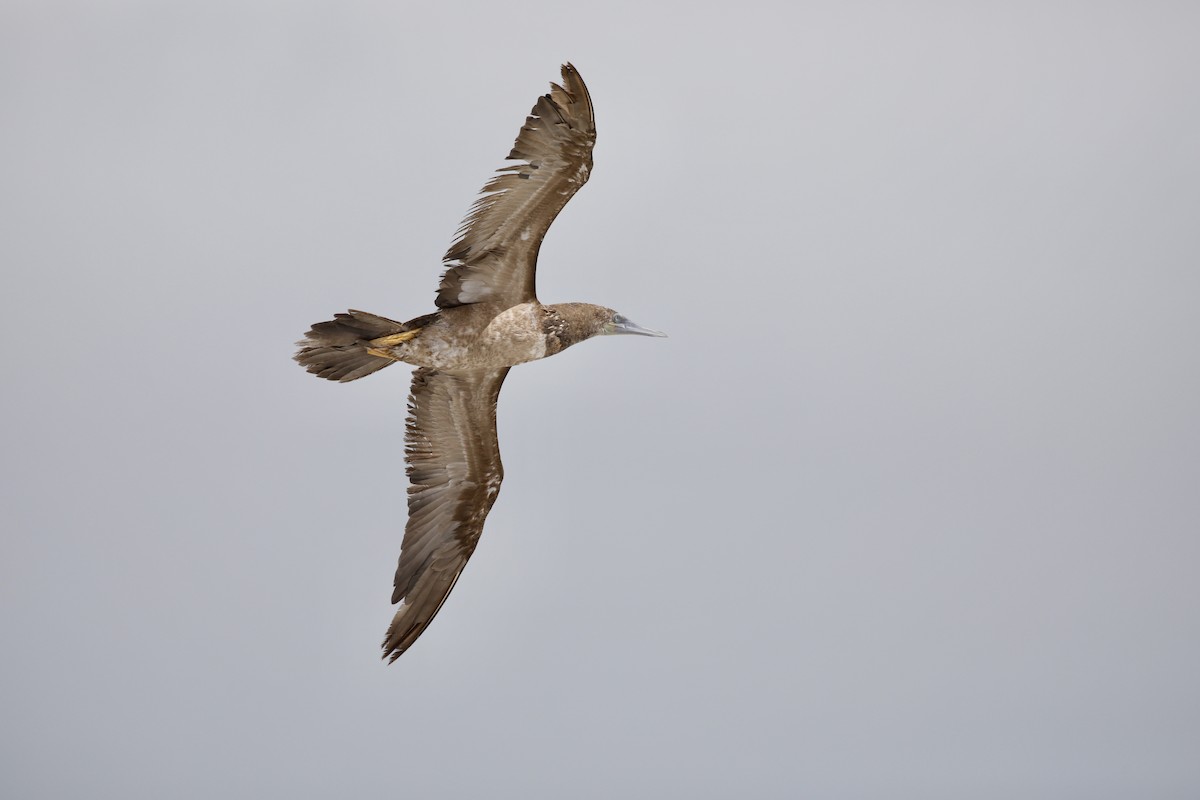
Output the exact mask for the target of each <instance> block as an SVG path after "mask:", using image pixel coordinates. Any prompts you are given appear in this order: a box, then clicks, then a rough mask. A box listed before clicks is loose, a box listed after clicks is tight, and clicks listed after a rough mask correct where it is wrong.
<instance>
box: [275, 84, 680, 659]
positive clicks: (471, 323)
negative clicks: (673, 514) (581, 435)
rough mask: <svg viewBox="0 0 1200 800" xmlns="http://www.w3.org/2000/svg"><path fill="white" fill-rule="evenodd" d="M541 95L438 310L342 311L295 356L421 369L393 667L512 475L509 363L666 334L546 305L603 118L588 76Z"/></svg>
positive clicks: (358, 366)
mask: <svg viewBox="0 0 1200 800" xmlns="http://www.w3.org/2000/svg"><path fill="white" fill-rule="evenodd" d="M562 79H563V82H562V85H561V86H560V85H558V84H556V83H552V84H550V93H549V94H546V95H543V96H542V97H540V98H538V101H537V103H536V104H534V106H533V110H532V111H531V112H530V114H529V117H528V118H527V119H526V120H525V124H524V125H523V126H522V127H521V132H520V134H518V136H517V140H516V143H515V144H514V145H513V149H512V152H510V153H509V154H508V158H509V160H510V161H514V162H516V163H513V164H511V165H508V166H505V167H501V168H500V169H499V170H497V174H496V175H495V176H493V177H492V179H491V180H490V181H489V182H488V183H487V184H486V185H485V186H484V187H483V194H482V195H481V196H480V197H479V199H477V200H476V201H475V204H474V205H473V206H472V207H471V210H470V212H469V213H468V214H467V217H466V219H465V220H464V221H463V223H462V226H461V227H460V228H459V230H458V233H457V234H456V236H455V240H454V243H453V244H452V245H451V246H450V249H449V251H447V253H446V255H445V257H444V259H443V261H444V263H445V267H446V270H445V272H444V273H443V274H442V281H441V285H440V286H439V287H438V293H437V299H436V300H435V305H436V306H437V308H438V311H436V312H435V313H433V314H427V315H425V316H423V317H417V318H416V319H413V320H409V321H408V322H396V321H394V320H390V319H387V318H385V317H378V316H375V315H374V314H368V313H366V312H363V311H353V310H351V311H348V312H346V313H345V314H335V315H334V318H333V319H332V320H330V321H328V322H318V323H316V324H315V325H313V326H312V329H311V330H310V331H309V332H308V333H307V334H305V337H304V339H302V340H301V341H299V342H297V345H298V346H299V347H300V350H299V351H298V352H297V353H296V355H295V359H296V360H297V361H299V362H300V363H301V364H302V365H303V366H304V367H305V368H306V369H307V370H308V371H309V372H311V373H313V374H314V375H318V376H320V377H322V378H327V379H329V380H331V381H342V382H345V381H353V380H357V379H358V378H362V377H364V376H366V375H370V374H371V373H373V372H376V371H378V370H381V369H383V368H384V367H386V366H388V365H390V364H393V363H395V362H397V361H403V362H405V363H406V364H412V365H415V366H416V367H417V369H416V370H415V371H414V373H413V378H412V388H411V392H410V394H409V398H408V420H407V424H406V426H405V448H404V456H405V461H406V462H407V464H408V479H409V483H410V485H409V488H408V524H407V526H406V527H405V529H404V541H403V543H402V545H401V552H400V564H399V566H398V567H397V569H396V580H395V590H394V591H393V592H392V603H399V604H400V607H399V608H398V609H397V611H396V615H395V617H394V618H393V619H392V624H391V626H389V627H388V631H387V636H386V637H385V638H384V640H383V655H384V658H390V660H391V661H395V660H396V659H397V658H399V657H400V655H401V654H402V653H403V652H404V651H405V650H407V649H408V648H409V647H410V646H411V645H412V643H413V642H414V641H416V639H417V637H418V636H420V635H421V633H422V632H423V631H424V630H425V628H426V627H427V626H428V625H429V623H430V622H431V621H432V620H433V617H434V615H436V614H437V612H438V609H440V608H441V607H442V604H443V603H444V602H446V597H447V596H448V595H449V594H450V590H451V589H453V588H454V583H455V581H457V580H458V576H459V574H460V573H461V572H462V570H463V567H464V566H466V563H467V559H468V558H470V557H471V553H472V551H474V549H475V545H476V543H477V542H478V541H479V535H480V533H482V531H483V521H484V519H485V518H486V517H487V514H488V511H489V510H490V509H491V507H492V504H493V503H494V502H496V496H497V494H498V493H499V491H500V481H501V479H502V478H503V476H504V469H503V467H502V466H501V464H500V449H499V446H498V444H497V441H496V398H497V397H498V396H499V394H500V385H501V384H502V383H503V382H504V377H505V376H506V375H507V374H508V370H509V368H510V367H512V366H514V365H516V364H523V363H525V362H527V361H534V360H536V359H539V358H545V357H547V356H552V355H554V354H555V353H559V352H561V351H563V350H565V349H567V348H568V347H570V346H571V345H573V344H575V343H577V342H582V341H583V340H584V339H590V338H591V337H593V336H599V335H606V334H617V333H632V334H641V335H643V336H665V335H666V334H664V333H661V332H659V331H654V330H650V329H649V328H643V327H641V326H640V325H637V324H636V323H634V322H631V321H630V320H628V319H626V318H625V317H623V316H621V315H620V314H618V313H617V312H615V311H613V310H612V309H611V308H604V307H602V306H596V305H591V304H588V303H561V304H558V305H549V306H544V305H542V304H541V303H539V302H538V299H537V295H536V292H535V287H534V273H535V269H536V267H537V256H538V249H539V248H540V247H541V244H542V238H543V237H544V236H545V235H546V231H547V229H549V227H550V223H552V222H553V221H554V218H555V217H556V216H558V213H559V212H560V211H562V209H563V207H564V206H565V205H566V204H567V201H569V200H570V199H571V197H572V196H574V194H575V193H576V192H577V191H579V187H581V186H583V184H584V183H586V182H587V179H588V175H589V173H590V172H591V169H592V146H593V145H594V144H595V142H596V124H595V119H594V117H593V113H592V99H591V97H590V96H589V95H588V90H587V87H586V86H585V85H584V83H583V79H582V78H581V77H580V76H579V72H578V71H576V69H575V67H573V66H571V65H570V64H565V65H564V66H563V68H562Z"/></svg>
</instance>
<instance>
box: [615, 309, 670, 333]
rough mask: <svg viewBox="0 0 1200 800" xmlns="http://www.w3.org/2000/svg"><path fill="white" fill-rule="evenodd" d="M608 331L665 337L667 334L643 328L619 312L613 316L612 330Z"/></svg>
mask: <svg viewBox="0 0 1200 800" xmlns="http://www.w3.org/2000/svg"><path fill="white" fill-rule="evenodd" d="M608 332H609V333H610V334H616V333H635V334H637V335H638V336H661V337H663V338H666V336H667V335H666V334H665V333H663V332H662V331H656V330H654V329H653V328H643V327H642V326H641V325H638V324H637V323H636V322H634V321H633V320H631V319H625V317H622V316H621V315H620V314H617V315H616V316H615V317H613V326H612V330H610V331H608Z"/></svg>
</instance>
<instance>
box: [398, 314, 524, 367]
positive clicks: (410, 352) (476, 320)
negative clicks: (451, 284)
mask: <svg viewBox="0 0 1200 800" xmlns="http://www.w3.org/2000/svg"><path fill="white" fill-rule="evenodd" d="M452 311H454V312H456V313H448V314H445V315H444V317H443V319H441V320H439V321H438V322H437V323H435V324H434V325H432V326H430V327H429V328H427V329H426V330H424V331H422V332H421V333H420V335H418V336H417V337H416V338H415V339H413V340H412V342H411V343H410V344H409V346H408V347H406V348H405V349H404V352H403V354H402V359H403V360H404V361H406V362H408V363H410V364H416V365H418V366H422V367H433V368H434V369H485V368H497V367H511V366H513V365H514V364H523V363H525V362H526V361H536V360H537V359H539V358H543V357H545V355H546V337H545V334H544V333H543V332H542V328H541V310H540V308H539V306H538V305H537V304H535V303H522V304H521V305H517V306H513V307H512V308H508V309H505V310H504V311H502V312H500V313H499V314H495V315H494V316H492V317H490V318H489V317H488V316H487V315H486V314H487V313H490V312H485V309H482V308H479V307H478V306H475V307H471V306H467V307H464V308H463V310H462V311H458V310H457V309H453V310H452Z"/></svg>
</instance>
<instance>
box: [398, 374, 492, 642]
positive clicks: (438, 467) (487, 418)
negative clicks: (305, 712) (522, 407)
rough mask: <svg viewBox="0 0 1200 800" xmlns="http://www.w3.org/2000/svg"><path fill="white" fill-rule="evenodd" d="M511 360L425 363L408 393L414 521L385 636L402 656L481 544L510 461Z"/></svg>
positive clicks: (410, 499)
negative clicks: (507, 400) (501, 410)
mask: <svg viewBox="0 0 1200 800" xmlns="http://www.w3.org/2000/svg"><path fill="white" fill-rule="evenodd" d="M507 374H508V367H504V368H502V369H491V370H471V371H464V372H448V371H438V370H433V369H428V368H425V367H422V368H421V369H418V370H417V371H416V372H414V373H413V381H412V393H411V394H410V395H409V399H408V423H407V426H406V428H407V430H406V433H405V448H404V455H405V460H406V461H407V462H408V479H409V482H410V485H409V488H408V526H407V527H406V528H405V530H404V544H403V547H402V550H401V553H400V565H399V567H397V569H396V583H395V586H396V588H395V591H394V592H393V593H392V602H393V603H396V602H399V603H400V607H399V608H398V609H397V610H396V616H395V617H394V618H393V619H392V624H391V626H390V627H389V628H388V632H387V637H386V638H385V639H384V641H383V651H384V658H388V657H389V656H390V658H391V660H392V661H395V660H396V659H397V658H399V657H400V654H401V653H403V652H404V651H405V650H406V649H408V647H409V646H410V645H411V644H412V643H413V642H415V641H416V640H417V637H418V636H420V635H421V632H422V631H424V630H425V627H426V626H427V625H429V623H430V621H431V620H432V619H433V617H434V615H435V614H437V612H438V609H440V608H441V607H442V603H444V602H445V601H446V597H447V596H448V595H449V594H450V590H451V589H453V588H454V582H455V581H457V580H458V575H459V573H460V572H462V569H463V567H464V566H466V563H467V559H468V558H470V557H471V553H472V551H474V550H475V544H476V542H478V541H479V534H480V533H481V532H482V531H483V521H484V519H485V518H486V517H487V514H488V511H490V510H491V508H492V503H494V502H495V501H496V495H497V494H498V493H499V491H500V481H501V479H502V478H503V477H504V468H503V467H502V466H501V464H500V447H499V445H498V443H497V441H496V398H497V397H499V395H500V385H501V384H502V383H503V382H504V376H506V375H507Z"/></svg>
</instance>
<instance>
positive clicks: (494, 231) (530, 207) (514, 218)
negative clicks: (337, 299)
mask: <svg viewBox="0 0 1200 800" xmlns="http://www.w3.org/2000/svg"><path fill="white" fill-rule="evenodd" d="M562 77H563V85H562V86H559V85H558V84H555V83H552V84H550V94H547V95H543V96H542V97H540V98H538V101H537V103H536V104H535V105H534V106H533V110H532V111H531V112H530V113H529V117H528V119H526V120H525V124H524V125H523V126H522V127H521V132H520V134H519V135H518V136H517V141H516V143H515V144H514V145H513V149H512V152H511V153H509V154H508V157H509V158H510V159H514V160H517V161H519V162H520V163H517V164H513V165H511V166H507V167H501V168H500V169H499V170H497V175H496V176H495V177H493V178H492V179H491V180H490V181H489V182H488V183H487V185H485V186H484V187H483V195H482V196H481V197H480V198H479V199H478V200H476V201H475V205H473V206H472V207H471V211H470V213H468V214H467V218H466V219H465V220H463V224H462V226H461V227H460V228H459V229H458V234H457V236H456V237H455V241H454V244H452V245H451V246H450V249H449V250H448V251H447V252H446V256H445V262H446V272H445V273H444V274H443V275H442V283H441V286H439V287H438V296H437V301H436V302H437V305H438V307H439V308H449V307H452V306H460V305H467V304H469V303H480V302H488V303H491V302H495V303H499V304H502V305H504V306H509V305H516V304H517V303H524V302H528V301H530V300H534V299H536V296H535V283H534V278H535V275H534V273H535V270H536V267H537V254H538V249H539V248H540V247H541V244H542V239H543V237H545V235H546V231H547V230H548V229H549V228H550V223H552V222H553V221H554V218H555V217H557V216H558V212H560V211H562V209H563V206H565V205H566V204H567V201H569V200H570V199H571V198H572V197H573V196H574V195H575V192H577V191H579V187H581V186H583V184H584V183H586V182H587V179H588V175H589V173H590V172H591V169H592V145H594V144H595V143H596V121H595V118H594V115H593V113H592V99H591V97H590V96H589V95H588V90H587V87H586V86H585V85H584V83H583V78H581V77H579V73H578V72H577V71H576V70H575V67H573V66H571V65H570V64H565V65H563V68H562Z"/></svg>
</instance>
